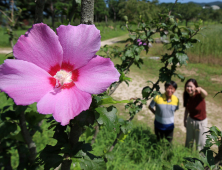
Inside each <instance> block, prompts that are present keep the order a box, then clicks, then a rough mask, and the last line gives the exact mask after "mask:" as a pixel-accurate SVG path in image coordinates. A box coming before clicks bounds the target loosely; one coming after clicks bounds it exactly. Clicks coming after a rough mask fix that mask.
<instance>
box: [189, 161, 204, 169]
mask: <svg viewBox="0 0 222 170" xmlns="http://www.w3.org/2000/svg"><path fill="white" fill-rule="evenodd" d="M185 167H186V168H189V169H192V170H204V167H203V165H202V163H201V162H200V161H198V160H195V162H188V163H186V164H185Z"/></svg>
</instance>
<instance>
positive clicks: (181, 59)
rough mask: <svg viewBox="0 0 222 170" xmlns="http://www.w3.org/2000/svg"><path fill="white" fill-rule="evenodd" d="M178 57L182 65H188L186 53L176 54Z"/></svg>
mask: <svg viewBox="0 0 222 170" xmlns="http://www.w3.org/2000/svg"><path fill="white" fill-rule="evenodd" d="M176 57H177V59H178V60H179V63H180V65H182V64H185V65H186V64H187V62H186V61H187V60H188V57H187V55H186V54H185V53H176Z"/></svg>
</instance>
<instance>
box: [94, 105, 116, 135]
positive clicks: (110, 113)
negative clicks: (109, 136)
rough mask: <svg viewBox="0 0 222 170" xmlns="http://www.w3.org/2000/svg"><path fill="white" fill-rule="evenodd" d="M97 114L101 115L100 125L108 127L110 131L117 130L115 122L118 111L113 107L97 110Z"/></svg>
mask: <svg viewBox="0 0 222 170" xmlns="http://www.w3.org/2000/svg"><path fill="white" fill-rule="evenodd" d="M95 110H96V111H97V113H99V117H98V118H97V122H98V123H99V124H100V125H106V127H107V129H108V130H110V131H111V130H113V129H114V128H115V126H116V125H115V122H116V121H117V116H116V112H117V109H116V108H115V107H113V106H110V107H108V108H105V107H98V108H96V109H95Z"/></svg>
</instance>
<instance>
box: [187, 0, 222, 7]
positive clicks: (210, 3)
mask: <svg viewBox="0 0 222 170" xmlns="http://www.w3.org/2000/svg"><path fill="white" fill-rule="evenodd" d="M190 2H192V1H190ZM192 3H194V4H197V5H200V6H205V5H209V6H211V5H217V6H219V7H220V8H222V2H221V1H214V2H209V3H198V2H192Z"/></svg>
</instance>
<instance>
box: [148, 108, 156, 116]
mask: <svg viewBox="0 0 222 170" xmlns="http://www.w3.org/2000/svg"><path fill="white" fill-rule="evenodd" d="M148 108H149V109H150V111H151V112H152V113H153V114H154V115H155V110H154V109H153V108H152V107H151V106H149V107H148Z"/></svg>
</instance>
